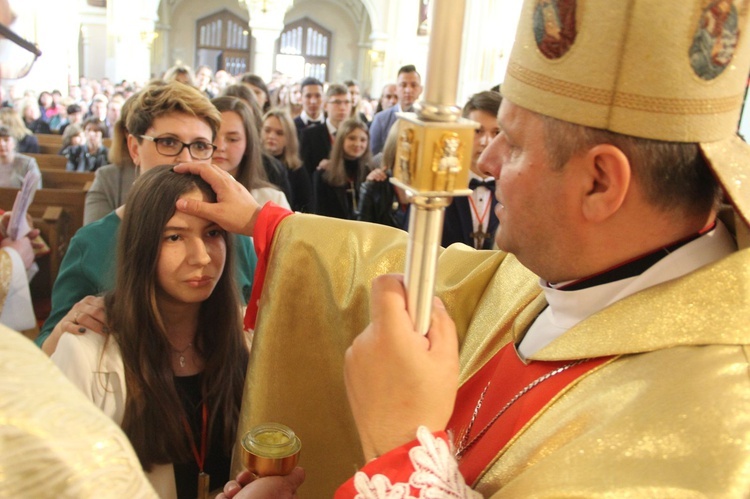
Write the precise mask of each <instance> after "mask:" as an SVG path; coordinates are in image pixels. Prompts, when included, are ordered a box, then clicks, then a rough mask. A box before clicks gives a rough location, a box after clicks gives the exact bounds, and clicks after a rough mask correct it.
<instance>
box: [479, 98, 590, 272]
mask: <svg viewBox="0 0 750 499" xmlns="http://www.w3.org/2000/svg"><path fill="white" fill-rule="evenodd" d="M498 123H499V126H500V133H499V134H498V135H497V137H495V138H494V139H493V140H492V142H491V143H490V144H489V146H488V147H487V148H486V149H485V150H484V153H482V156H481V157H480V158H479V163H478V167H479V170H480V171H481V172H482V173H483V174H484V175H489V176H491V177H494V178H495V179H496V188H495V189H496V190H495V196H496V197H497V200H498V203H497V206H496V208H495V213H496V214H497V217H498V220H499V221H500V226H499V228H498V230H497V235H496V238H495V240H496V242H497V245H498V247H499V248H500V249H502V250H505V251H509V252H511V253H513V254H515V255H516V256H517V257H518V259H519V261H521V263H523V264H524V265H525V266H526V267H528V268H529V269H531V270H532V271H533V272H535V273H536V274H537V275H539V276H540V277H542V278H544V279H547V280H549V281H552V282H555V281H560V280H564V278H563V277H562V276H559V275H558V274H559V273H560V272H561V271H562V272H563V273H564V269H565V267H566V262H567V261H568V259H570V258H573V257H574V256H575V255H574V254H573V253H572V252H573V251H574V250H575V248H578V246H579V243H578V242H576V241H575V234H574V231H572V230H571V229H572V228H573V221H574V220H575V218H576V213H577V211H576V210H577V207H576V199H575V192H576V189H575V186H574V185H573V183H572V182H573V181H574V176H573V172H574V171H575V165H573V164H571V163H573V162H575V161H576V160H575V158H571V160H570V161H569V162H568V163H566V164H565V165H564V166H563V167H562V168H560V169H552V168H551V167H550V162H549V160H548V158H547V152H546V149H545V133H544V123H543V121H542V118H541V117H540V116H538V115H536V114H534V113H532V112H530V111H528V110H526V109H524V108H522V107H520V106H516V105H515V104H513V103H511V102H510V101H509V100H507V99H503V103H502V105H501V106H500V111H499V113H498Z"/></svg>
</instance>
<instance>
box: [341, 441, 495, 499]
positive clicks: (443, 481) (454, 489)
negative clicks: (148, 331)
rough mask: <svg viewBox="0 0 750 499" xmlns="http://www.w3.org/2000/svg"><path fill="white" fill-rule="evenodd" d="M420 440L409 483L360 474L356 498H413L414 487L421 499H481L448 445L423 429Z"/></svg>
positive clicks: (356, 478) (411, 456)
mask: <svg viewBox="0 0 750 499" xmlns="http://www.w3.org/2000/svg"><path fill="white" fill-rule="evenodd" d="M417 440H418V441H419V444H420V445H417V446H415V447H412V448H411V449H410V450H409V459H410V461H411V464H412V466H413V467H414V472H413V473H412V474H411V476H410V477H409V483H391V481H390V479H389V478H388V477H387V476H385V475H373V476H372V478H369V477H368V476H367V475H366V474H365V473H363V472H361V471H359V472H357V474H356V475H355V476H354V488H355V489H356V490H357V495H356V496H355V498H356V499H406V498H411V497H414V496H412V495H410V491H411V487H414V488H415V489H417V490H418V491H419V496H418V497H419V498H424V499H433V498H434V499H438V498H457V499H458V498H460V499H476V498H480V497H482V496H481V494H479V493H478V492H475V491H473V490H471V488H470V487H469V486H468V485H466V482H464V477H463V476H462V475H461V473H460V472H459V471H458V462H457V461H456V459H455V458H454V457H453V453H452V452H451V449H450V447H449V445H448V443H447V442H445V441H444V440H442V439H440V438H436V437H434V436H433V435H432V433H430V430H428V429H427V428H425V427H424V426H420V427H419V429H418V430H417Z"/></svg>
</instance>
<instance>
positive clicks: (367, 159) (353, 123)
mask: <svg viewBox="0 0 750 499" xmlns="http://www.w3.org/2000/svg"><path fill="white" fill-rule="evenodd" d="M354 130H362V131H363V132H365V134H366V135H367V140H368V144H367V147H366V148H365V153H364V154H363V155H362V157H360V158H359V159H358V162H359V172H358V176H359V177H361V178H360V179H358V180H359V181H363V180H364V178H365V177H366V176H367V173H368V172H369V171H370V163H371V161H372V153H371V152H370V144H369V140H370V130H369V129H368V128H367V125H366V124H364V123H363V122H362V121H360V120H359V119H357V118H349V119H348V120H346V121H344V122H343V123H341V125H339V129H338V131H337V132H336V142H334V143H333V147H332V148H331V160H330V162H329V164H328V169H327V170H326V171H325V172H324V173H323V178H324V179H325V181H326V182H328V183H329V184H330V185H338V186H341V185H345V184H346V182H347V175H346V168H345V166H344V141H345V140H346V137H347V136H348V135H349V134H350V133H352V132H353V131H354Z"/></svg>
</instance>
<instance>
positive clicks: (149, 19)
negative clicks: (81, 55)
mask: <svg viewBox="0 0 750 499" xmlns="http://www.w3.org/2000/svg"><path fill="white" fill-rule="evenodd" d="M146 7H148V6H147V5H137V6H134V5H133V2H132V0H109V1H108V2H107V57H106V63H105V73H106V76H108V77H109V78H111V79H112V80H113V81H120V80H130V81H132V80H135V81H140V82H144V83H145V82H147V81H148V80H149V78H150V76H151V74H150V72H151V44H152V43H153V41H154V38H155V31H154V16H153V15H149V13H152V11H153V9H150V8H146Z"/></svg>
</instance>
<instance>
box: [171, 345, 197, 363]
mask: <svg viewBox="0 0 750 499" xmlns="http://www.w3.org/2000/svg"><path fill="white" fill-rule="evenodd" d="M169 346H170V347H171V348H172V351H173V352H174V353H176V354H177V355H179V356H180V358H179V361H180V367H185V364H186V363H187V362H185V352H187V351H188V350H189V349H190V348H191V347H192V346H193V342H192V341H191V342H190V343H188V344H187V346H186V347H185V348H183V349H182V350H177V349H176V348H175V347H174V346H173V345H172V343H170V344H169Z"/></svg>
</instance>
